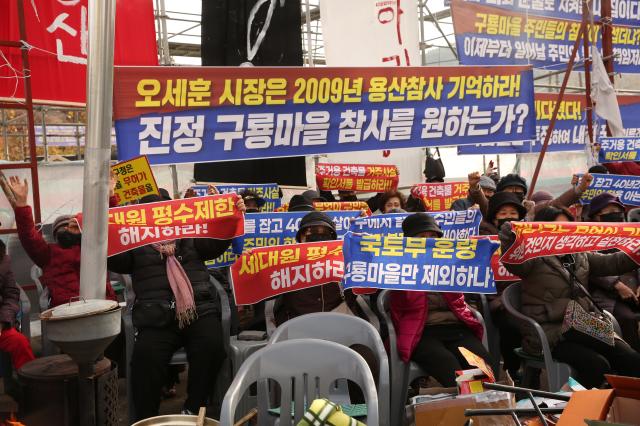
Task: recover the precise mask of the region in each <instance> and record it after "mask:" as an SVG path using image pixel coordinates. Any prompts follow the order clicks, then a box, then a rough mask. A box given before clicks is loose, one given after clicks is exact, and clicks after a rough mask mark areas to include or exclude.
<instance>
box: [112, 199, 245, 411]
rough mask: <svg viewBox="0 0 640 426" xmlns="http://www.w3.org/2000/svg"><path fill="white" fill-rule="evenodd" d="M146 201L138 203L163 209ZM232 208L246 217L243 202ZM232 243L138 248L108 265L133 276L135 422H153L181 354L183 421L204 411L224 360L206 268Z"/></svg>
mask: <svg viewBox="0 0 640 426" xmlns="http://www.w3.org/2000/svg"><path fill="white" fill-rule="evenodd" d="M161 201H164V199H163V198H162V197H160V196H158V195H147V196H145V197H143V198H142V199H141V200H140V203H155V202H161ZM236 208H237V209H238V210H240V211H242V212H245V210H246V208H245V205H244V201H243V200H242V198H239V197H238V199H237V201H236ZM230 244H231V240H216V239H209V238H185V239H178V240H171V241H165V242H162V243H155V244H150V245H146V246H142V247H138V248H135V249H132V250H129V251H126V252H124V253H121V254H117V255H115V256H112V257H110V258H109V260H108V267H109V270H111V271H114V272H117V273H120V274H131V276H132V280H133V290H134V293H135V303H134V305H133V308H132V319H133V325H134V327H135V328H136V340H135V344H134V347H133V357H132V360H131V373H132V388H133V389H132V390H133V402H134V405H135V414H136V417H137V419H138V420H142V419H146V418H149V417H153V416H157V415H158V409H159V406H160V393H161V388H162V386H163V385H164V384H165V383H166V382H167V366H168V365H169V362H170V360H171V357H172V356H173V354H174V352H175V351H177V350H178V349H180V348H181V347H184V348H185V350H186V352H187V359H188V360H189V377H188V385H187V393H188V395H187V400H186V401H185V403H184V409H183V413H184V414H195V413H197V412H198V409H199V407H201V406H206V405H207V404H206V403H207V397H208V395H209V392H210V390H211V389H212V386H213V383H214V380H215V376H216V375H217V373H218V370H219V369H220V366H221V365H222V362H223V360H224V358H225V356H226V355H225V352H224V348H223V342H222V325H221V319H220V306H219V301H218V297H217V294H216V290H215V289H214V288H213V286H212V285H211V283H210V281H209V271H208V269H207V267H206V265H205V264H204V262H205V261H206V260H209V259H215V258H217V257H219V256H220V255H222V254H223V253H224V252H225V250H226V249H227V248H228V247H229V245H230Z"/></svg>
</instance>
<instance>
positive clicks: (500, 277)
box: [489, 235, 520, 281]
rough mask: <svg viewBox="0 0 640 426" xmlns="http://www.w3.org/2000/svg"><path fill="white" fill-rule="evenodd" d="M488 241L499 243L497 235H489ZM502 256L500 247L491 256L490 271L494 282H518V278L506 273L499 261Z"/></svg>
mask: <svg viewBox="0 0 640 426" xmlns="http://www.w3.org/2000/svg"><path fill="white" fill-rule="evenodd" d="M489 239H490V240H492V241H498V242H499V241H500V238H498V236H497V235H490V236H489ZM501 255H502V247H498V250H496V251H494V252H493V256H491V269H493V279H494V280H495V281H520V277H519V276H517V275H514V274H512V273H511V272H509V271H507V268H505V267H504V265H503V264H502V262H501V261H500V256H501Z"/></svg>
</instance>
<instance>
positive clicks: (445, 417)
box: [413, 375, 515, 426]
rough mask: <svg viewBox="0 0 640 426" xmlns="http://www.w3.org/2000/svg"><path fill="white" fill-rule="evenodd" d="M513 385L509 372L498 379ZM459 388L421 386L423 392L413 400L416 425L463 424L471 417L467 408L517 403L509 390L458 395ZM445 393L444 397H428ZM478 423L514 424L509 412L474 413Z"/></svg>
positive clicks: (490, 425) (506, 405)
mask: <svg viewBox="0 0 640 426" xmlns="http://www.w3.org/2000/svg"><path fill="white" fill-rule="evenodd" d="M498 383H500V384H504V385H508V386H513V380H511V378H510V377H509V376H508V375H507V377H506V379H505V380H503V381H500V382H498ZM457 391H458V390H457V388H442V387H440V388H428V389H420V395H421V396H422V400H421V397H420V396H417V397H414V398H413V401H414V402H417V403H414V404H413V410H414V419H415V426H440V425H441V426H449V425H463V424H465V422H466V421H467V420H468V418H467V417H465V415H464V410H466V409H467V408H472V409H478V408H512V407H515V397H514V395H513V394H510V393H507V392H496V391H489V392H481V393H475V394H468V395H456V394H457ZM436 395H442V396H443V397H442V398H440V399H431V400H429V399H427V397H432V398H433V397H435V396H436ZM472 418H473V424H474V426H478V425H479V426H512V425H513V424H514V422H513V420H512V419H511V418H510V417H509V416H478V417H472Z"/></svg>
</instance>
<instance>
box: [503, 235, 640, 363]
mask: <svg viewBox="0 0 640 426" xmlns="http://www.w3.org/2000/svg"><path fill="white" fill-rule="evenodd" d="M501 238H502V239H503V247H502V250H503V253H504V251H505V250H506V249H507V247H508V245H507V244H505V240H504V238H503V235H502V234H501ZM573 256H574V259H575V275H576V277H577V278H578V280H579V281H580V282H581V283H582V284H583V285H584V286H585V287H586V286H587V285H588V284H587V283H588V282H589V276H591V275H593V276H600V277H602V276H609V275H621V274H624V273H626V272H630V271H632V270H634V269H635V268H637V267H638V266H637V265H636V264H635V262H633V261H632V260H631V259H630V258H629V257H628V256H627V255H626V254H624V253H613V254H599V253H576V254H574V255H573ZM505 267H506V268H507V270H508V271H509V272H511V273H513V274H516V275H518V276H519V277H521V278H522V295H521V296H522V313H523V314H524V315H526V316H528V317H529V318H532V319H533V320H535V321H536V322H537V323H538V324H540V326H541V327H542V329H543V330H544V332H545V334H546V336H547V339H548V340H549V346H550V347H551V348H552V349H553V347H554V346H555V345H556V344H557V343H558V342H559V341H560V338H561V336H562V332H561V327H562V321H563V319H564V313H565V311H566V309H567V304H568V303H569V301H570V300H571V288H570V284H569V283H570V281H569V279H570V276H569V272H567V271H566V269H565V268H564V267H563V266H562V263H561V261H560V259H559V258H558V257H557V256H547V257H540V258H536V259H531V260H529V261H526V262H524V263H522V264H520V265H512V264H505ZM578 302H579V303H580V304H581V305H582V306H583V307H584V308H585V309H591V302H590V301H589V299H588V298H586V297H579V298H578ZM521 332H522V336H523V340H522V347H523V348H524V350H525V351H527V352H529V353H532V354H538V353H540V351H541V346H540V342H539V340H538V338H537V335H536V334H535V332H534V331H533V330H532V329H530V328H528V327H526V328H523V329H522V330H521Z"/></svg>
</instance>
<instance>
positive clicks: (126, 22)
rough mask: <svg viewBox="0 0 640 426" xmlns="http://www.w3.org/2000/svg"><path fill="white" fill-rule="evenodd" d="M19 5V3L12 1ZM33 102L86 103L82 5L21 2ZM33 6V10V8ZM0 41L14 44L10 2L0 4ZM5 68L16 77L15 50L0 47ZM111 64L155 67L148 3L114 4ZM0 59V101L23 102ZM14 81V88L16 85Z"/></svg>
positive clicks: (14, 13) (122, 0) (81, 1)
mask: <svg viewBox="0 0 640 426" xmlns="http://www.w3.org/2000/svg"><path fill="white" fill-rule="evenodd" d="M18 1H23V0H18ZM23 3H24V12H25V25H26V32H27V43H28V44H29V46H33V48H31V50H30V51H29V62H30V65H31V73H30V74H31V87H32V90H33V98H34V99H37V100H41V101H50V102H55V101H58V102H60V101H63V102H79V103H85V102H86V83H85V81H86V69H87V67H86V61H87V50H88V42H89V38H88V16H89V15H88V8H87V0H66V1H60V0H58V1H52V0H49V1H24V2H23ZM34 6H35V8H34ZM2 7H3V8H4V10H3V11H2V13H0V40H12V41H19V40H20V32H19V26H18V24H19V22H18V8H17V2H16V1H15V0H8V1H4V2H3V6H2ZM0 51H1V52H2V53H3V54H4V56H5V57H6V58H7V59H8V60H9V62H10V64H11V66H12V67H13V68H14V69H15V70H17V71H18V72H20V73H21V72H22V59H21V53H20V49H16V48H6V47H3V48H0ZM114 61H115V64H116V65H158V52H157V48H156V35H155V24H154V14H153V2H152V0H117V2H116V38H115V52H114ZM5 64H6V62H5V60H4V59H3V58H2V56H0V77H2V78H0V97H16V98H24V92H23V85H22V83H21V82H22V79H20V80H16V79H14V78H4V77H13V76H14V75H15V74H14V72H13V71H12V69H11V68H10V67H8V66H4V67H3V66H2V65H5ZM16 81H19V82H20V84H18V85H17V86H16Z"/></svg>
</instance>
